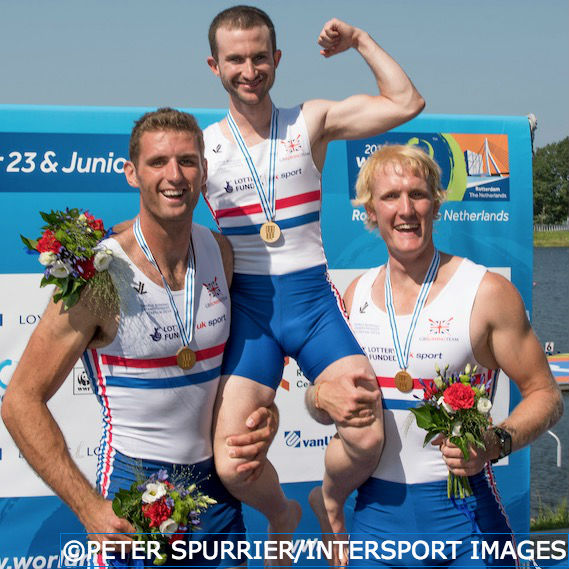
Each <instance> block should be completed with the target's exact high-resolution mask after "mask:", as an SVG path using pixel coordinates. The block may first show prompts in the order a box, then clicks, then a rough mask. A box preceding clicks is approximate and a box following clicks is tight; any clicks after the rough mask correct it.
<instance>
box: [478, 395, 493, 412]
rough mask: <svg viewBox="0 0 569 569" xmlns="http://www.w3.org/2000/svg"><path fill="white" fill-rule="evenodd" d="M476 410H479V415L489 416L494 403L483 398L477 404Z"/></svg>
mask: <svg viewBox="0 0 569 569" xmlns="http://www.w3.org/2000/svg"><path fill="white" fill-rule="evenodd" d="M476 409H478V412H479V413H482V414H483V415H487V414H488V413H490V409H492V402H491V401H490V399H486V397H481V398H480V399H479V400H478V403H477V404H476Z"/></svg>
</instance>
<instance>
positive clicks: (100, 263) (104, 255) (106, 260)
mask: <svg viewBox="0 0 569 569" xmlns="http://www.w3.org/2000/svg"><path fill="white" fill-rule="evenodd" d="M112 260H113V252H112V251H111V250H110V249H101V250H100V251H97V252H96V253H95V258H94V259H93V265H94V267H95V270H96V271H99V272H101V271H106V270H107V269H108V268H109V265H110V264H111V261H112Z"/></svg>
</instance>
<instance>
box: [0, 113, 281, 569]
mask: <svg viewBox="0 0 569 569" xmlns="http://www.w3.org/2000/svg"><path fill="white" fill-rule="evenodd" d="M125 175H126V179H127V181H128V183H129V184H130V185H131V186H133V187H136V188H139V189H140V213H139V215H138V217H137V219H136V221H135V223H134V226H133V227H129V228H128V229H127V230H125V231H123V232H121V233H120V234H118V235H115V236H113V237H112V238H109V239H107V240H105V241H104V242H103V243H104V246H105V247H106V248H107V249H109V250H110V251H112V254H113V260H112V262H111V265H110V267H109V272H110V274H111V277H112V279H113V283H114V285H115V288H116V290H117V294H118V303H117V304H116V306H115V307H114V308H112V309H109V310H107V311H106V312H105V311H104V310H103V307H99V309H98V310H95V311H93V310H92V309H91V305H90V304H89V297H90V294H91V291H90V290H89V289H86V290H85V291H84V292H83V294H82V295H81V297H80V299H79V302H78V303H77V304H76V305H75V306H73V307H72V308H71V309H70V310H64V309H63V307H62V303H61V302H58V303H54V302H50V303H49V306H48V307H47V309H46V311H45V313H44V315H43V316H42V319H41V322H40V323H39V325H38V327H37V328H36V330H35V331H34V333H33V334H32V337H31V339H30V342H29V344H28V346H27V348H26V350H25V352H24V354H23V355H22V358H21V360H20V363H19V365H18V367H17V369H16V371H15V372H14V375H13V377H12V379H11V381H10V385H9V387H8V389H7V390H6V394H5V396H4V399H3V402H2V418H3V420H4V422H5V424H6V427H7V428H8V430H9V431H10V433H11V435H12V436H13V438H14V440H15V441H16V444H17V445H18V446H19V447H20V449H21V451H22V453H23V455H24V456H25V458H26V459H27V461H28V462H29V463H30V465H31V466H32V467H33V468H34V469H35V470H36V472H37V473H38V474H39V475H40V476H41V477H42V479H43V480H44V481H45V482H46V483H47V484H48V485H49V486H50V487H51V488H52V489H53V490H54V491H55V492H56V493H57V494H58V495H59V496H60V498H61V499H62V500H64V501H65V502H66V503H67V504H68V505H69V506H70V507H71V509H72V510H73V511H74V512H75V513H76V515H77V517H78V518H79V520H80V521H81V523H82V524H83V525H84V526H85V529H86V530H87V532H88V533H89V534H93V539H98V540H99V541H105V540H112V541H116V540H129V539H130V538H129V537H128V536H127V535H126V534H128V533H130V532H133V531H134V528H133V527H132V526H131V525H130V524H129V523H128V522H127V521H126V520H124V519H121V518H118V517H117V516H116V515H115V514H114V513H113V510H112V507H111V500H112V498H113V496H114V494H115V493H116V492H117V491H118V490H119V489H120V488H125V489H127V488H130V485H131V484H132V482H133V481H134V480H136V479H137V477H138V476H140V475H143V476H150V475H151V474H152V473H155V472H157V471H158V470H160V469H166V470H167V471H168V472H172V471H173V470H175V469H180V468H184V467H189V468H191V474H192V476H193V477H194V478H195V481H196V482H199V483H200V488H201V490H202V491H203V492H204V493H205V494H207V495H209V496H210V497H211V498H214V499H215V500H217V502H218V503H217V504H216V505H214V506H211V507H210V508H209V509H208V510H207V511H206V512H205V513H204V514H203V515H202V517H201V528H202V529H201V531H202V532H203V533H204V534H210V535H208V536H205V538H204V539H205V540H236V539H238V534H239V533H242V532H244V526H243V521H242V517H241V506H240V504H239V502H238V501H237V500H235V499H234V498H233V497H232V496H230V495H229V494H228V493H227V491H226V490H225V488H224V487H223V486H222V484H221V483H220V481H219V479H218V477H217V476H216V473H215V469H214V466H213V458H212V453H213V445H212V440H211V426H212V418H213V410H214V402H215V399H216V395H217V391H218V385H219V381H220V366H221V359H222V357H223V349H224V346H225V342H226V341H227V337H228V334H229V318H230V313H229V308H230V300H229V285H230V283H231V278H232V270H233V259H232V254H231V247H230V245H229V244H228V242H227V240H226V239H225V238H224V237H222V236H220V235H218V234H215V233H213V232H211V231H210V230H209V229H207V228H205V227H202V226H199V225H197V224H194V223H193V222H192V215H193V211H194V208H195V206H196V203H197V201H198V199H199V196H200V194H201V192H202V190H203V188H204V185H205V181H206V176H207V162H206V161H205V159H204V156H203V139H202V133H201V130H200V129H199V127H198V125H197V123H196V121H195V119H194V117H193V116H191V115H188V114H187V113H182V112H179V111H177V110H174V109H159V110H158V111H156V112H152V113H147V114H146V115H144V116H143V117H141V118H140V119H139V120H138V121H137V123H136V125H135V127H134V129H133V133H132V137H131V144H130V161H129V162H127V163H126V164H125ZM212 282H215V283H216V286H215V294H214V297H215V298H214V299H213V300H212V292H211V286H209V284H210V283H212ZM135 283H143V284H144V290H145V294H144V295H142V294H140V289H139V287H138V286H136V284H135ZM188 306H189V307H190V309H189V310H188V309H187V307H188ZM211 319H216V320H217V321H218V322H219V325H217V326H214V327H206V328H198V327H197V326H195V325H194V323H195V322H200V321H202V320H205V321H207V320H211ZM156 330H171V331H173V332H172V333H171V334H168V335H165V334H164V335H162V336H161V337H160V338H159V341H156V338H155V334H153V332H154V331H156ZM80 357H82V358H83V363H84V366H85V370H86V372H87V373H88V375H89V376H90V379H91V383H92V385H93V390H94V391H95V393H96V395H97V398H98V400H99V402H100V403H101V405H102V408H103V423H104V428H103V436H102V440H101V444H100V449H101V452H100V454H99V466H98V469H97V491H95V490H94V489H93V488H92V487H91V484H90V483H89V481H88V480H87V479H86V478H85V477H84V476H83V474H82V473H81V472H80V470H79V469H78V467H77V465H76V464H75V463H74V461H73V459H72V457H71V456H70V454H69V451H68V450H67V447H66V444H65V439H64V437H63V434H62V432H61V430H60V429H59V427H58V425H57V423H56V421H55V419H54V418H53V416H52V414H51V413H50V411H49V409H48V407H47V402H48V400H49V399H50V398H51V397H52V396H53V395H54V394H55V392H56V391H57V390H58V389H59V388H60V387H61V385H62V383H63V381H64V380H65V378H66V377H67V375H68V374H69V372H70V370H71V368H72V366H73V365H74V364H75V362H76V361H77V359H79V358H80ZM38 362H41V365H39V364H38ZM272 422H273V420H272V418H271V416H270V414H269V413H268V411H267V410H266V409H259V410H257V411H255V413H253V414H252V415H251V416H250V417H249V418H248V421H247V425H249V426H250V427H251V430H253V432H252V433H249V434H248V435H246V436H244V437H232V439H233V440H232V441H231V442H232V444H233V447H232V448H233V451H234V452H235V454H236V456H239V455H240V454H243V455H244V456H245V460H247V459H248V457H249V458H251V459H252V462H251V463H250V464H249V465H248V467H251V466H253V467H255V466H258V463H256V462H255V460H257V456H258V453H259V452H260V455H261V456H262V454H263V448H262V447H263V446H264V447H266V446H267V445H266V440H267V439H268V438H269V437H270V435H271V433H272V432H274V425H273V424H272ZM242 432H245V429H242ZM251 444H252V445H253V446H252V447H251V446H248V445H251ZM236 445H240V446H243V445H245V446H243V448H238V447H237V446H236ZM265 450H266V448H265ZM251 454H252V455H253V456H252V457H251V456H250V455H251ZM248 472H249V473H250V472H251V471H250V470H248ZM213 533H215V535H211V534H213ZM116 534H120V535H116ZM194 562H199V559H198V560H196V558H194ZM182 563H183V562H182ZM186 563H187V560H186ZM225 563H230V564H232V565H233V564H234V563H231V562H230V561H226V562H225ZM223 565H224V563H223V562H221V561H220V565H219V566H223ZM214 566H215V565H214Z"/></svg>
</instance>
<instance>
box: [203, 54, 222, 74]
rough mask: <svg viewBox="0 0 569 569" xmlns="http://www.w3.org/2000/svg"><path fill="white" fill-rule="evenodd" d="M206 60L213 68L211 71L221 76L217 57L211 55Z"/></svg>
mask: <svg viewBox="0 0 569 569" xmlns="http://www.w3.org/2000/svg"><path fill="white" fill-rule="evenodd" d="M206 61H207V64H208V65H209V68H210V69H211V72H212V73H213V74H214V75H217V76H218V77H219V65H218V64H217V61H216V60H215V58H214V57H213V56H211V55H210V56H209V57H208V58H207V60H206Z"/></svg>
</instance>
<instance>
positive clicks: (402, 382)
mask: <svg viewBox="0 0 569 569" xmlns="http://www.w3.org/2000/svg"><path fill="white" fill-rule="evenodd" d="M394 379H395V387H397V389H399V391H401V392H402V393H409V391H411V390H412V389H413V378H412V377H411V375H410V374H408V373H407V372H406V371H405V370H404V369H402V370H401V371H398V372H397V373H396V374H395V377H394Z"/></svg>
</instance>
